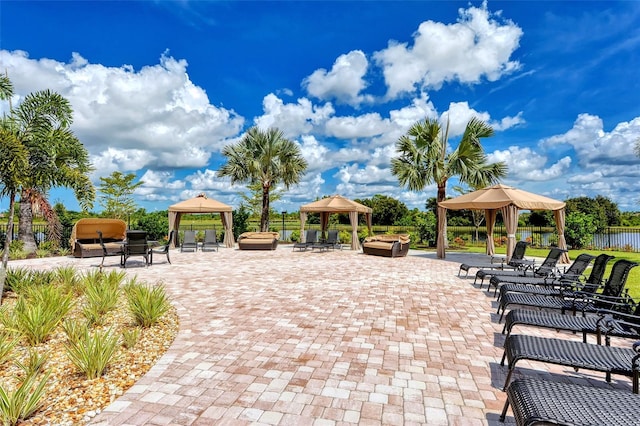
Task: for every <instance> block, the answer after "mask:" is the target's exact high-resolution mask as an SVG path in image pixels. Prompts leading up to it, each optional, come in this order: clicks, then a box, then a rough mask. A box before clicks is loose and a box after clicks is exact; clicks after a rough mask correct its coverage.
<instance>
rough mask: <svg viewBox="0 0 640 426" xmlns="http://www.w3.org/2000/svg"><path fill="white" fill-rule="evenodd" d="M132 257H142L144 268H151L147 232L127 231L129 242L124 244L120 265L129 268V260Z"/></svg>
mask: <svg viewBox="0 0 640 426" xmlns="http://www.w3.org/2000/svg"><path fill="white" fill-rule="evenodd" d="M131 256H142V257H143V258H144V266H149V242H148V241H147V233H146V232H145V231H127V241H126V243H125V244H124V247H123V252H122V256H121V257H120V265H121V266H122V267H123V268H126V267H127V260H128V259H129V258H130V257H131Z"/></svg>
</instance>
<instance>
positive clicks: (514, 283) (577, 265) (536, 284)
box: [489, 253, 595, 300]
mask: <svg viewBox="0 0 640 426" xmlns="http://www.w3.org/2000/svg"><path fill="white" fill-rule="evenodd" d="M594 258H595V256H592V255H590V254H586V253H582V254H580V255H579V256H578V257H576V258H575V260H574V261H573V263H572V264H571V265H570V266H569V268H567V270H566V271H564V272H563V273H562V274H560V275H551V276H548V277H509V276H503V275H496V276H493V277H491V278H490V279H489V283H490V284H491V285H493V286H494V287H496V288H497V289H499V291H500V293H499V295H498V300H500V298H501V297H502V295H503V294H505V293H508V292H510V291H513V292H519V293H537V291H536V290H551V289H555V288H558V286H563V285H569V284H570V283H575V282H578V281H580V279H581V277H582V274H583V273H584V271H585V270H586V269H587V267H588V266H589V265H590V264H591V261H592V260H593V259H594ZM563 283H566V284H563ZM543 293H545V294H546V292H545V291H543Z"/></svg>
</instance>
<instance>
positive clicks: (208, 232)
mask: <svg viewBox="0 0 640 426" xmlns="http://www.w3.org/2000/svg"><path fill="white" fill-rule="evenodd" d="M218 247H220V244H219V243H218V236H217V235H216V230H215V229H205V231H204V240H203V241H202V251H207V250H214V251H218Z"/></svg>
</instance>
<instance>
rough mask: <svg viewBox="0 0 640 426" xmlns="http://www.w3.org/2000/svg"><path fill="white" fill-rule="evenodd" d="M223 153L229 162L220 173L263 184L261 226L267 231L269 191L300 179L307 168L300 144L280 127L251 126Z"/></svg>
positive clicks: (221, 175) (232, 178) (287, 185)
mask: <svg viewBox="0 0 640 426" xmlns="http://www.w3.org/2000/svg"><path fill="white" fill-rule="evenodd" d="M222 154H223V155H224V156H225V157H226V158H227V162H226V163H225V164H223V165H222V167H221V168H220V170H218V176H220V177H229V178H231V183H232V184H234V183H237V182H245V183H248V184H250V185H251V184H258V183H259V184H260V186H261V190H262V212H261V215H260V230H261V231H268V230H269V209H270V208H269V203H270V201H269V200H270V197H269V194H270V191H271V190H272V188H274V187H275V186H276V185H278V184H280V183H282V184H283V185H284V186H285V188H287V189H288V188H289V187H290V186H291V185H293V184H296V183H298V182H300V179H301V178H302V176H303V175H304V172H305V170H306V169H307V162H306V161H305V159H304V158H303V157H302V153H301V151H300V148H299V146H298V145H297V144H296V143H294V142H292V141H290V140H288V139H286V138H285V137H284V134H283V133H282V131H281V130H278V129H275V128H270V129H267V130H265V131H263V130H260V129H259V128H257V127H252V128H251V129H249V130H248V131H247V133H246V134H245V136H244V137H243V138H242V139H241V140H240V142H238V143H237V144H231V145H227V146H225V147H224V148H223V150H222Z"/></svg>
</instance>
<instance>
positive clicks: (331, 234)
mask: <svg viewBox="0 0 640 426" xmlns="http://www.w3.org/2000/svg"><path fill="white" fill-rule="evenodd" d="M324 244H326V245H327V246H328V247H329V248H330V249H333V250H335V249H336V248H338V249H340V250H342V244H340V231H338V230H337V229H331V230H329V231H328V233H327V240H326V241H325V242H324Z"/></svg>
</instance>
